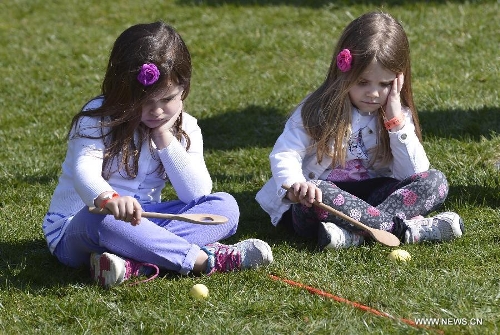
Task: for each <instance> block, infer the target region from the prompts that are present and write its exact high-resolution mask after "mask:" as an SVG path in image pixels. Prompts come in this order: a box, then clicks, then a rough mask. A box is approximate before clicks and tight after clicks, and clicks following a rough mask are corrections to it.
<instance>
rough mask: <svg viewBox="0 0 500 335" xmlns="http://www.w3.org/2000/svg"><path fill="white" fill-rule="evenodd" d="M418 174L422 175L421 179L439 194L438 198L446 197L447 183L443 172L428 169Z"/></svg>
mask: <svg viewBox="0 0 500 335" xmlns="http://www.w3.org/2000/svg"><path fill="white" fill-rule="evenodd" d="M420 175H421V176H422V177H423V178H422V180H423V181H424V182H425V183H426V185H429V186H430V187H432V189H434V190H435V192H436V193H437V194H439V197H440V198H443V199H444V198H446V197H447V195H448V190H449V185H448V180H447V179H446V176H445V175H444V173H443V172H441V171H439V170H436V169H430V170H428V171H426V172H423V173H421V174H420Z"/></svg>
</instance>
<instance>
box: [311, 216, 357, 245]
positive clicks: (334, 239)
mask: <svg viewBox="0 0 500 335" xmlns="http://www.w3.org/2000/svg"><path fill="white" fill-rule="evenodd" d="M364 241H365V238H364V237H363V236H361V235H358V234H355V233H352V232H350V231H348V230H345V229H343V228H340V227H339V226H337V225H336V224H334V223H331V222H321V223H320V224H319V230H318V245H319V248H320V249H325V248H326V249H340V248H349V247H357V246H360V245H361V244H363V242H364Z"/></svg>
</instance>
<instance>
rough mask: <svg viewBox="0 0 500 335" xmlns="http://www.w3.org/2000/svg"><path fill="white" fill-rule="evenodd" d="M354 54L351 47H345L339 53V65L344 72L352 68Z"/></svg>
mask: <svg viewBox="0 0 500 335" xmlns="http://www.w3.org/2000/svg"><path fill="white" fill-rule="evenodd" d="M351 63H352V55H351V52H350V51H349V49H344V50H342V51H341V52H339V54H338V55H337V66H338V67H339V70H340V71H342V72H347V71H349V70H350V69H351Z"/></svg>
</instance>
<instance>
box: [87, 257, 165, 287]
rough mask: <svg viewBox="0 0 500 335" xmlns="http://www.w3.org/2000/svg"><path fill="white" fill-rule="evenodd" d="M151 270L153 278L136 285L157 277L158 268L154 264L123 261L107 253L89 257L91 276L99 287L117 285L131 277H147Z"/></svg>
mask: <svg viewBox="0 0 500 335" xmlns="http://www.w3.org/2000/svg"><path fill="white" fill-rule="evenodd" d="M148 268H149V269H148ZM151 269H153V270H154V271H155V273H154V274H153V276H151V277H150V278H148V279H146V280H144V281H140V282H138V283H142V282H147V281H150V280H152V279H154V278H156V277H158V273H159V269H158V267H157V266H156V265H154V264H149V263H139V262H136V261H133V260H131V259H123V258H121V257H118V256H116V255H113V254H110V253H108V252H105V253H103V254H92V255H90V273H91V276H92V278H93V279H94V280H95V281H96V282H97V283H98V284H99V285H101V286H103V287H105V288H109V287H112V286H115V285H119V284H121V283H123V282H124V281H125V280H128V279H130V278H131V277H138V276H142V275H149V274H151V272H152V271H151ZM148 270H149V271H148ZM138 283H135V284H138Z"/></svg>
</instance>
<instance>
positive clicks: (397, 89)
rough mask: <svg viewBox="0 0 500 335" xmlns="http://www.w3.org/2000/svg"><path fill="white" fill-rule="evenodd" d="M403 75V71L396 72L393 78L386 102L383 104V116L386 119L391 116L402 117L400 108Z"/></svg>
mask: <svg viewBox="0 0 500 335" xmlns="http://www.w3.org/2000/svg"><path fill="white" fill-rule="evenodd" d="M403 83H404V75H403V73H398V74H397V76H396V78H395V79H394V81H393V83H392V87H391V91H390V92H389V95H388V96H387V103H386V105H385V108H384V109H385V116H386V118H387V120H390V119H392V118H393V117H403V112H402V109H401V96H400V93H401V90H402V89H403Z"/></svg>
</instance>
